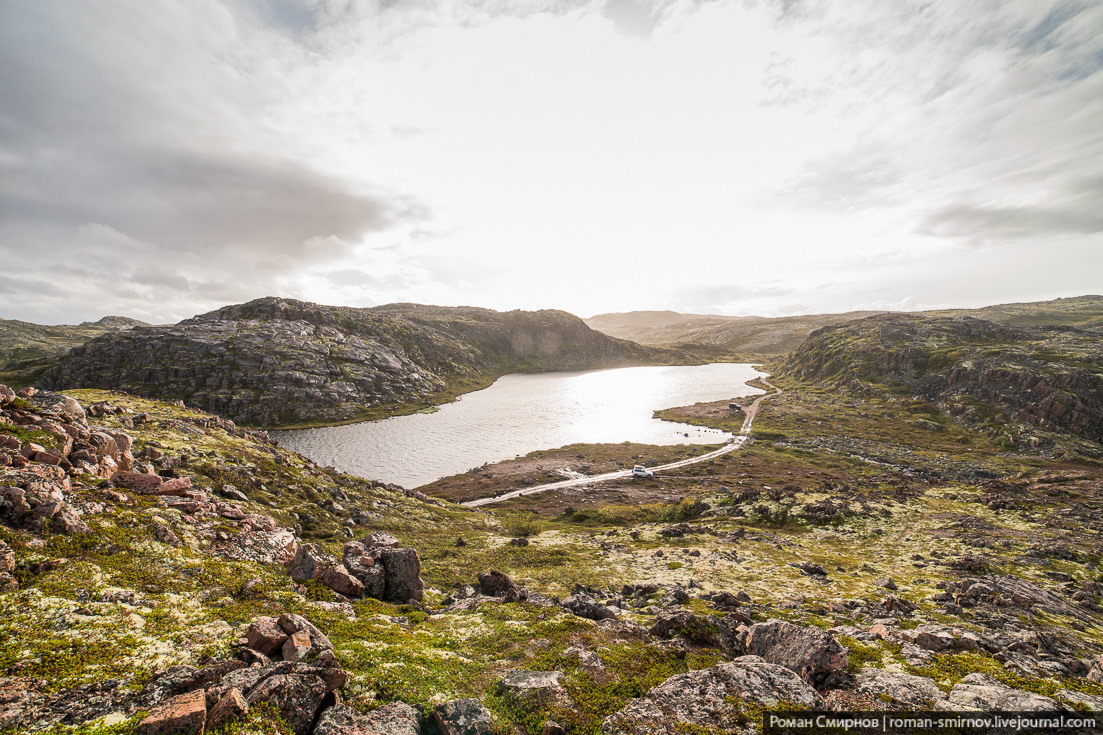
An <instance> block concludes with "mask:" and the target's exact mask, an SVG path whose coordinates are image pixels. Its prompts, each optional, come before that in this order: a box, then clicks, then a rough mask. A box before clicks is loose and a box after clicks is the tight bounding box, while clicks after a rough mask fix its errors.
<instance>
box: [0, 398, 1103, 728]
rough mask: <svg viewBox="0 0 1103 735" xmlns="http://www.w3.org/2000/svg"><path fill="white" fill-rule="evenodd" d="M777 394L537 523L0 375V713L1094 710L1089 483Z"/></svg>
mask: <svg viewBox="0 0 1103 735" xmlns="http://www.w3.org/2000/svg"><path fill="white" fill-rule="evenodd" d="M785 388H786V392H785V394H784V395H782V396H778V397H777V399H776V404H777V405H773V404H771V405H770V406H768V407H767V408H766V409H765V411H766V412H765V413H764V414H763V415H762V416H760V418H759V421H760V422H761V423H763V424H764V425H765V426H766V427H768V429H767V430H766V431H765V432H764V433H761V434H760V435H759V437H758V440H757V441H756V443H755V444H754V445H752V446H751V447H750V448H748V449H746V450H743V451H740V452H735V453H732V454H730V455H726V456H725V457H722V458H720V459H718V460H716V461H713V462H709V463H704V464H701V465H695V466H694V469H693V471H692V473H690V474H688V475H687V476H685V477H682V478H680V479H679V478H674V479H669V480H664V479H663V478H654V479H651V480H646V481H641V482H644V483H651V484H653V485H655V486H656V487H658V486H659V485H660V484H665V485H666V488H665V489H666V491H667V492H668V493H670V494H673V495H676V496H677V497H679V498H685V499H684V500H681V502H674V503H670V504H660V503H655V504H636V505H633V506H624V507H616V506H612V505H607V504H605V505H600V506H595V505H588V504H586V503H585V500H586V496H585V492H586V491H585V490H583V491H581V492H579V493H578V495H576V496H574V497H575V498H576V501H575V507H572V508H569V509H568V511H567V512H565V513H558V512H557V514H556V515H554V516H544V517H541V516H537V515H534V514H533V513H531V512H528V511H525V510H523V509H518V508H516V507H515V508H514V509H507V510H501V511H497V512H496V513H489V512H484V511H470V510H466V509H464V508H461V507H459V506H455V505H452V504H451V503H447V502H443V501H441V500H437V499H434V498H431V497H428V496H426V495H423V494H422V493H419V492H416V491H409V490H403V489H402V488H398V487H395V486H387V485H382V484H380V483H375V482H371V481H368V480H364V479H362V478H355V477H349V476H345V475H341V474H339V473H336V472H334V471H332V470H330V469H327V468H321V467H317V466H315V465H314V464H313V463H311V462H309V461H307V460H305V459H304V458H302V457H300V456H297V455H294V454H291V453H288V452H285V451H283V450H281V449H280V448H279V447H278V446H276V445H275V444H274V443H273V442H271V441H270V440H269V439H268V437H267V436H266V435H265V434H263V433H261V432H255V431H251V430H248V429H243V428H241V427H239V426H237V425H235V424H234V423H233V422H231V421H228V420H226V419H222V418H218V417H216V416H212V415H210V414H206V413H203V412H201V411H197V410H194V409H190V408H187V407H185V406H182V405H178V404H171V403H161V402H156V401H148V400H143V399H138V398H135V397H132V396H127V395H124V394H120V393H107V392H103V391H91V390H89V391H74V392H72V393H71V394H68V395H66V394H58V393H51V392H48V391H34V390H23V391H20V394H19V395H17V394H16V393H15V392H14V391H11V390H10V389H6V388H0V521H2V525H0V589H2V590H3V592H2V593H0V732H7V731H10V732H46V731H49V732H54V733H63V732H78V731H79V732H102V733H108V732H111V733H139V734H140V735H154V734H155V733H198V732H210V733H231V732H233V733H254V732H255V733H262V732H263V733H272V732H281V733H297V734H298V735H307V734H309V733H315V734H317V735H341V734H344V735H352V734H354V733H401V734H403V735H415V734H419V735H429V734H430V733H434V732H436V733H444V734H445V735H452V734H455V733H467V734H471V733H528V734H532V735H535V734H536V733H543V734H545V735H551V734H553V733H604V734H605V735H614V734H618V735H619V734H622V733H623V734H625V735H628V734H632V735H635V734H637V733H639V734H642V733H660V734H663V735H667V734H668V735H675V733H686V732H701V733H705V732H707V733H751V732H756V731H758V730H759V729H760V727H761V721H762V719H761V718H762V715H763V712H764V711H767V710H770V709H775V708H776V709H782V710H786V711H791V710H801V709H829V710H853V709H862V710H889V711H908V710H925V709H945V710H960V711H978V710H980V711H983V710H997V709H998V710H1017V711H1024V710H1025V711H1031V712H1062V711H1063V712H1103V656H1101V654H1103V609H1101V608H1100V603H1101V602H1103V584H1101V581H1103V580H1101V579H1100V572H1099V568H1098V563H1099V558H1100V554H1101V552H1103V547H1101V546H1100V543H1099V533H1100V531H1103V527H1101V526H1100V520H1099V519H1100V518H1101V517H1103V515H1101V512H1103V471H1101V470H1100V468H1099V467H1097V466H1094V465H1091V464H1080V465H1068V464H1061V463H1060V462H1059V461H1058V460H1057V459H1056V458H1054V457H1053V456H1047V455H1045V454H1044V451H1043V453H1041V454H1029V453H1027V454H1023V453H1018V452H1007V451H1005V449H1004V448H1003V447H1001V446H997V445H992V444H988V443H986V442H985V440H983V439H982V438H981V439H971V441H972V442H973V443H972V444H968V445H965V444H961V443H960V440H961V439H962V438H963V437H972V436H973V435H972V434H971V433H969V429H968V427H967V425H965V424H963V423H961V422H959V421H958V420H957V419H955V418H954V417H952V416H951V415H949V414H945V415H941V414H940V415H934V414H931V413H930V412H929V410H928V409H927V408H925V407H923V406H920V408H921V409H922V410H920V411H919V413H917V414H913V413H909V410H910V409H914V408H915V406H914V405H913V404H912V403H910V402H908V401H896V399H893V398H891V397H884V396H881V397H878V398H876V399H870V398H863V397H862V393H860V392H856V393H853V394H843V395H840V393H839V391H838V390H837V389H835V390H831V391H824V392H820V391H818V390H817V389H816V388H815V387H814V386H807V385H805V386H801V385H795V384H785ZM725 405H726V404H725ZM698 414H699V415H708V414H709V412H708V411H698ZM918 415H921V416H924V417H926V418H925V419H924V420H928V421H937V422H940V426H942V430H941V431H930V430H928V429H925V428H923V427H922V426H917V425H916V424H915V423H914V421H913V420H912V418H911V417H912V416H918ZM825 422H826V425H825ZM771 432H772V433H771ZM848 435H852V436H854V437H858V438H859V439H855V440H854V441H856V442H858V443H856V444H848V443H847V442H849V441H851V440H843V439H839V437H840V436H848ZM833 437H834V438H833ZM806 447H815V448H816V449H817V451H816V452H812V451H808V450H807V449H806ZM626 450H627V451H632V452H638V451H640V449H639V447H630V448H626ZM1031 451H1034V450H1031ZM1039 451H1042V450H1039ZM869 454H874V455H876V456H877V457H879V458H881V459H883V460H888V459H891V460H892V462H888V461H884V462H880V463H878V464H874V463H871V462H867V461H865V460H863V459H861V458H860V457H861V456H862V455H869ZM623 459H624V460H627V461H629V462H631V461H634V460H633V459H632V458H631V457H627V456H626V457H624V458H623ZM893 467H895V469H894V468H893ZM549 469H550V468H549ZM532 502H536V501H535V500H533V501H532ZM81 727H83V728H84V729H80V730H78V728H81Z"/></svg>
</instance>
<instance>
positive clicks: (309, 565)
mask: <svg viewBox="0 0 1103 735" xmlns="http://www.w3.org/2000/svg"><path fill="white" fill-rule="evenodd" d="M336 564H337V560H336V559H334V558H333V557H332V556H330V555H329V554H327V553H325V552H324V551H322V549H321V547H320V546H318V545H317V544H302V545H301V546H299V548H298V551H296V552H295V558H293V559H292V560H291V561H290V562H289V563H288V565H287V573H288V574H289V575H290V576H291V578H292V579H294V580H295V581H296V582H306V581H309V580H311V579H320V578H321V576H322V575H323V574H325V572H326V570H327V569H329V568H330V567H332V566H335V565H336Z"/></svg>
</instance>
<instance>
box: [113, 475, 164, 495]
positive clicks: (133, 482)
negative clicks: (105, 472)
mask: <svg viewBox="0 0 1103 735" xmlns="http://www.w3.org/2000/svg"><path fill="white" fill-rule="evenodd" d="M111 482H113V483H114V484H115V487H125V488H126V489H127V490H133V491H134V492H137V493H142V494H145V495H153V494H155V493H156V492H157V489H158V488H159V487H161V484H162V483H163V482H164V479H163V478H161V477H159V476H158V475H147V474H145V473H142V472H116V473H115V474H114V475H112V476H111Z"/></svg>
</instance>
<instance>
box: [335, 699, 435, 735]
mask: <svg viewBox="0 0 1103 735" xmlns="http://www.w3.org/2000/svg"><path fill="white" fill-rule="evenodd" d="M420 719H421V718H420V717H419V716H418V713H417V710H416V709H414V708H413V707H411V706H410V705H408V704H405V703H403V702H391V703H390V704H385V705H383V706H382V707H380V708H379V709H377V710H374V711H372V712H369V713H368V714H361V713H359V712H357V711H356V710H354V709H353V708H352V707H349V706H348V705H344V704H338V705H335V706H333V707H330V708H329V709H327V710H325V711H324V712H322V716H321V717H320V718H319V719H318V726H317V727H316V728H315V729H314V735H418V732H419V729H418V728H419V722H420Z"/></svg>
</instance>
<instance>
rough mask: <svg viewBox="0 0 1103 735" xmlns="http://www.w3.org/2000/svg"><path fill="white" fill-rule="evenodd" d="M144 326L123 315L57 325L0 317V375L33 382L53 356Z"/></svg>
mask: <svg viewBox="0 0 1103 735" xmlns="http://www.w3.org/2000/svg"><path fill="white" fill-rule="evenodd" d="M143 326H148V325H147V324H146V323H145V322H142V321H138V320H137V319H130V318H128V317H123V316H105V317H104V318H103V319H100V320H99V321H98V322H84V323H82V324H59V325H56V326H46V325H42V324H32V323H30V322H22V321H18V320H15V319H0V375H2V376H3V379H5V380H8V381H10V382H18V383H19V384H30V383H33V382H34V381H35V380H37V379H38V377H39V376H40V375H41V374H42V373H43V372H44V371H45V370H46V369H47V368H48V367H49V366H50V365H51V364H53V360H54V359H56V358H58V357H59V356H61V355H63V354H65V353H66V352H68V351H69V350H71V349H73V348H74V347H79V346H80V345H82V344H84V343H85V342H88V341H89V340H91V339H95V338H96V337H99V336H101V335H104V334H108V333H111V332H117V331H122V330H126V329H131V328H132V327H143Z"/></svg>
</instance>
